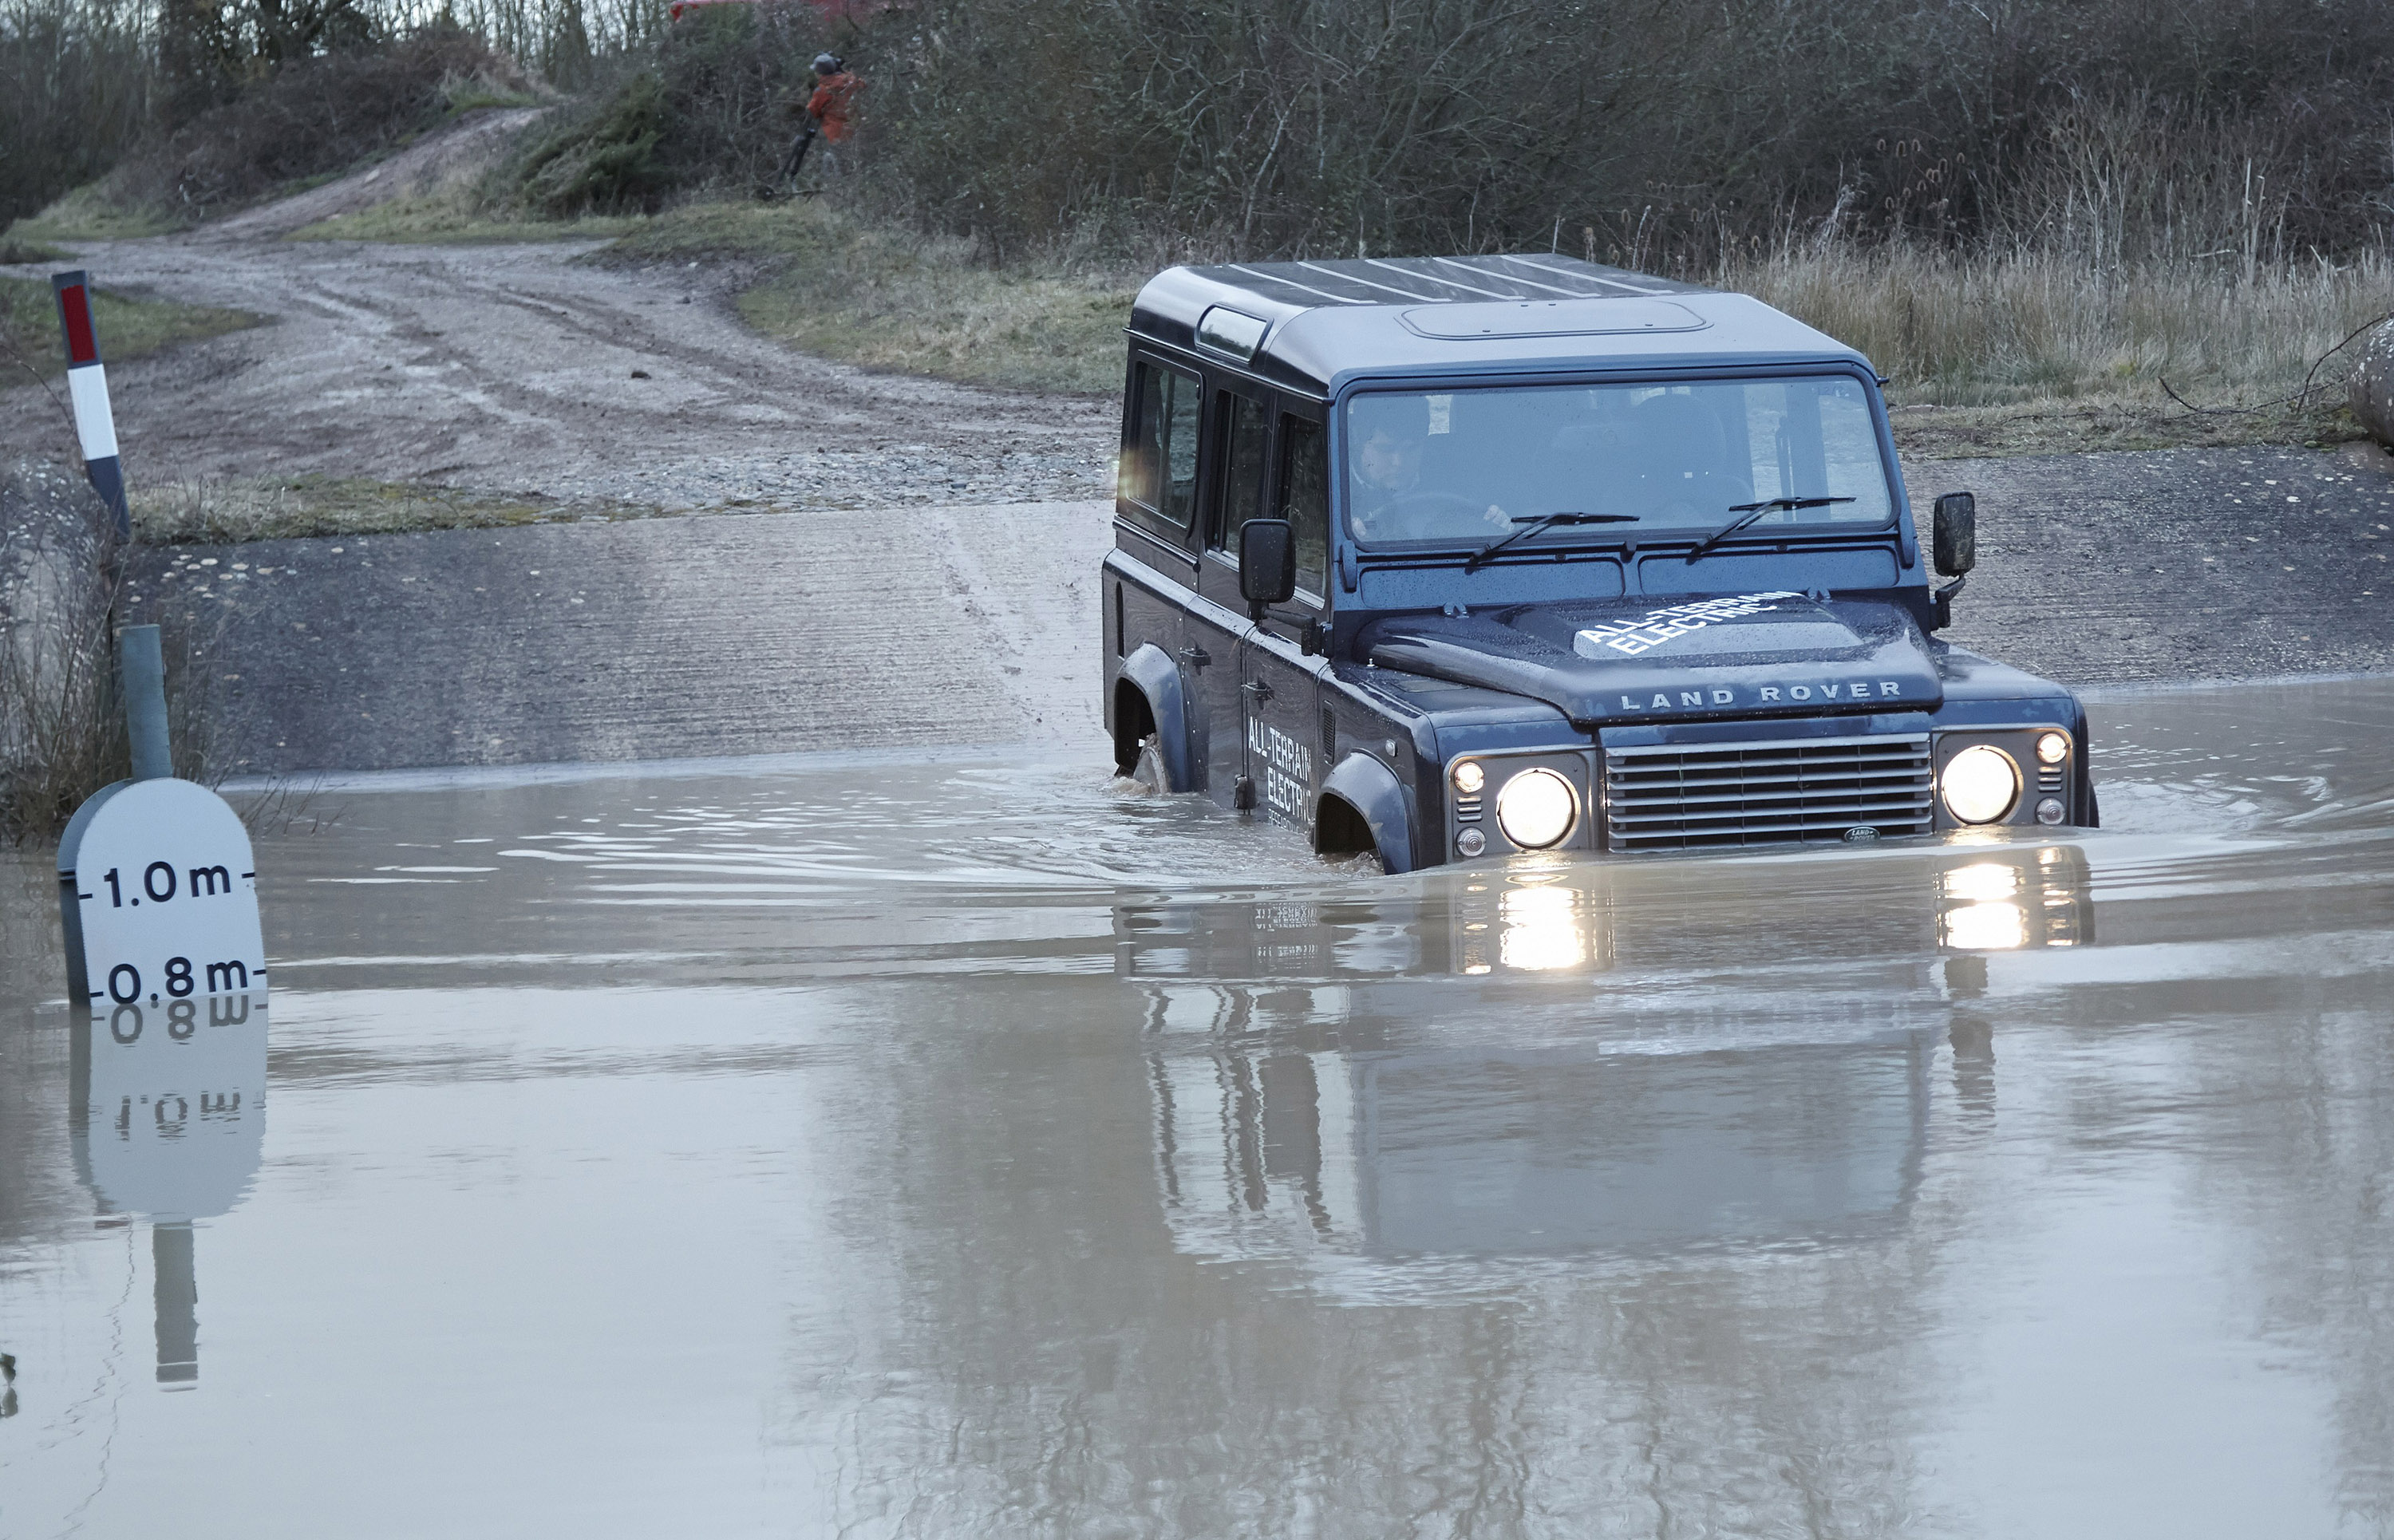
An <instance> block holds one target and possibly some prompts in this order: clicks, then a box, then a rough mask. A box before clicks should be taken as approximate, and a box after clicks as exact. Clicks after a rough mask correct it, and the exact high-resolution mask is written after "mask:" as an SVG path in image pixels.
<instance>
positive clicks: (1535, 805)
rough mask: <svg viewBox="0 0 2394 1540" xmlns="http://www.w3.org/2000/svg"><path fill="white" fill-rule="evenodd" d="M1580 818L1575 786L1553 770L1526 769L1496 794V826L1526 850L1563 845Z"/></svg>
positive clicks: (1507, 837)
mask: <svg viewBox="0 0 2394 1540" xmlns="http://www.w3.org/2000/svg"><path fill="white" fill-rule="evenodd" d="M1578 816H1579V798H1578V797H1577V796H1573V795H1572V788H1571V783H1570V782H1568V781H1566V780H1564V779H1563V778H1562V777H1561V776H1559V775H1557V774H1556V773H1555V772H1554V771H1552V770H1523V771H1522V772H1521V773H1520V774H1519V775H1517V776H1515V777H1513V779H1511V780H1510V781H1507V782H1506V783H1505V789H1504V790H1503V791H1500V792H1498V793H1497V794H1496V826H1497V827H1498V828H1500V829H1502V830H1504V831H1505V837H1506V839H1509V840H1511V841H1512V842H1513V843H1514V844H1516V845H1518V846H1519V847H1520V848H1521V849H1525V850H1543V849H1546V847H1547V846H1549V845H1554V844H1559V843H1560V842H1561V840H1562V837H1563V836H1565V835H1567V834H1569V833H1571V831H1572V822H1573V821H1574V820H1576V819H1577V818H1578Z"/></svg>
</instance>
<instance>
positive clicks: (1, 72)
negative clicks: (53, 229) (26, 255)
mask: <svg viewBox="0 0 2394 1540" xmlns="http://www.w3.org/2000/svg"><path fill="white" fill-rule="evenodd" d="M148 15H149V13H148V11H147V9H146V8H145V7H141V6H138V5H136V4H133V3H131V0H0V230H4V229H6V228H7V225H8V224H9V222H10V221H11V220H14V219H16V218H19V217H21V216H23V215H27V214H30V213H32V212H33V210H35V209H37V208H39V207H41V206H42V205H43V204H46V203H48V202H49V201H50V200H51V199H53V198H55V197H57V196H58V195H59V193H61V192H64V191H66V190H67V189H69V188H71V187H73V186H75V185H76V184H78V183H81V182H85V181H89V180H90V179H91V178H94V177H97V176H99V174H100V173H101V172H103V171H106V170H107V169H108V168H109V167H110V166H111V165H114V164H115V163H116V161H117V158H118V157H119V156H121V155H123V154H124V153H125V151H126V150H127V149H129V148H130V147H131V146H132V145H133V144H134V143H135V141H136V140H138V138H140V137H141V135H142V134H143V133H144V132H145V131H146V130H147V129H148V128H149V126H150V111H151V71H150V41H151V40H150V30H149V26H148Z"/></svg>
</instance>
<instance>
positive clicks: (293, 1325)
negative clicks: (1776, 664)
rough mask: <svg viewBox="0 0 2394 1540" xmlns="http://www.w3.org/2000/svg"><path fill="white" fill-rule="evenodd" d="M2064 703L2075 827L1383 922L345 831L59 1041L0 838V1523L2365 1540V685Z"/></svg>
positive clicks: (929, 826)
mask: <svg viewBox="0 0 2394 1540" xmlns="http://www.w3.org/2000/svg"><path fill="white" fill-rule="evenodd" d="M2093 711H2094V714H2095V715H2094V719H2095V727H2096V731H2097V733H2098V737H2099V739H2100V741H2101V742H2102V743H2103V744H2106V745H2107V753H2108V754H2109V756H2110V757H2109V758H2108V759H2107V760H2106V762H2105V766H2104V771H2105V781H2104V802H2105V810H2106V812H2107V813H2108V814H2109V815H2110V816H2111V823H2112V825H2113V826H2112V827H2111V828H2107V829H2105V830H2103V831H2099V832H2075V831H2057V832H2055V833H2053V834H2052V835H2050V836H2048V837H2046V838H2044V839H2041V840H2040V839H2012V838H2006V837H2004V836H1985V835H1968V836H1954V837H1953V838H1950V839H1934V840H1923V841H1918V842H1909V841H1907V842H1901V843H1890V844H1888V845H1885V846H1882V847H1878V848H1875V849H1846V848H1842V847H1840V848H1836V849H1827V850H1809V851H1803V852H1798V853H1790V854H1772V855H1739V856H1730V857H1723V858H1694V859H1674V858H1663V859H1651V860H1633V861H1622V862H1611V863H1597V862H1562V861H1553V860H1542V859H1530V860H1524V861H1521V862H1514V863H1511V864H1509V865H1507V864H1494V865H1488V866H1480V867H1466V868H1456V869H1450V870H1440V871H1436V872H1430V873H1425V874H1420V875H1415V876H1412V877H1400V878H1380V877H1370V876H1364V875H1359V874H1357V873H1354V872H1351V871H1339V870H1335V869H1329V868H1325V867H1323V866H1322V864H1320V863H1318V862H1315V861H1314V860H1313V859H1312V858H1311V857H1310V856H1309V854H1308V853H1307V852H1306V851H1305V850H1304V849H1303V848H1302V847H1301V846H1300V845H1298V844H1297V843H1296V841H1295V840H1294V839H1292V838H1288V837H1286V836H1281V835H1279V834H1277V833H1275V832H1274V831H1271V830H1269V829H1267V828H1261V827H1256V826H1252V825H1249V824H1247V823H1244V822H1243V821H1242V820H1241V819H1239V818H1238V817H1236V816H1234V815H1231V814H1228V813H1224V812H1221V811H1218V810H1217V809H1212V808H1211V807H1209V806H1206V805H1204V804H1202V803H1199V804H1193V805H1192V803H1191V802H1190V800H1188V799H1177V798H1152V797H1124V796H1114V795H1111V794H1109V792H1108V791H1107V790H1106V786H1105V782H1104V778H1103V776H1102V774H1101V773H1099V772H1095V771H1093V770H1091V768H1090V767H1089V766H1088V765H1087V764H1086V763H1085V762H1081V761H1067V762H1058V761H1055V760H1052V759H1044V758H1041V757H1037V756H1035V755H1026V754H1021V753H1014V754H1008V755H1006V756H1003V757H988V758H981V759H975V760H968V761H957V760H949V761H946V762H942V763H937V764H927V763H924V762H921V761H920V760H919V759H917V758H915V757H912V756H910V755H907V754H904V753H902V752H901V753H896V754H885V755H881V756H865V757H860V756H853V755H851V756H845V757H819V758H816V759H813V760H811V761H809V762H804V763H783V764H777V765H774V766H772V767H770V768H769V773H750V774H744V775H725V774H721V773H712V774H692V773H682V774H677V775H660V774H657V773H654V772H653V771H651V772H648V773H630V774H620V773H619V774H617V775H614V776H612V777H600V776H596V775H593V776H590V777H588V778H586V779H585V780H583V781H581V782H579V783H566V784H559V783H542V782H537V781H534V780H533V779H532V778H526V777H521V776H517V777H515V778H514V779H513V780H512V781H510V780H509V779H508V778H507V777H506V776H505V775H503V774H501V772H485V773H483V774H482V775H480V777H479V778H468V779H467V780H465V781H464V782H463V783H459V782H457V781H455V780H453V781H452V782H451V783H449V784H447V785H445V786H442V787H441V788H440V789H434V790H423V791H408V792H400V791H388V790H386V791H381V792H356V793H351V794H349V795H348V796H347V804H348V806H347V812H346V814H345V816H344V817H343V818H342V820H341V821H340V822H339V823H336V824H335V825H334V826H333V827H331V828H330V829H327V830H323V831H321V832H316V833H309V832H307V831H305V830H304V829H293V830H291V831H288V832H286V833H283V834H277V835H271V836H268V837H266V838H265V839H263V840H262V841H261V843H260V844H259V847H258V852H257V855H258V867H259V870H260V873H261V896H262V899H263V902H264V905H265V912H266V915H267V921H268V936H269V943H268V944H269V950H270V954H271V957H272V961H273V977H274V980H275V984H276V987H275V991H274V994H273V998H272V1001H271V1005H270V1007H267V1006H264V1005H251V1006H248V1007H241V1006H238V1005H235V1004H231V1003H218V1004H215V1005H208V1004H201V1005H187V1006H186V1007H183V1013H182V1014H181V1015H178V1013H177V1008H176V1007H165V1008H163V1009H159V1010H150V1009H147V1008H146V1007H126V1008H125V1010H124V1011H120V1012H116V1013H114V1014H112V1015H108V1016H102V1017H99V1018H98V1019H96V1020H90V1021H88V1022H80V1023H78V1022H75V1021H71V1020H69V1018H68V1017H67V1015H66V1012H65V1011H64V1009H63V1007H61V1006H60V1005H59V1004H58V1003H57V1002H58V994H59V981H58V964H57V958H56V956H55V954H54V947H55V942H54V941H50V940H49V939H48V938H49V937H50V935H51V934H52V933H51V932H50V930H49V928H48V925H47V922H48V920H49V917H50V915H51V908H50V905H51V904H52V902H53V901H52V897H51V894H52V891H53V888H52V884H51V881H50V875H49V874H48V872H47V871H46V863H45V862H43V861H42V860H41V859H40V858H39V856H38V855H36V854H28V855H24V856H20V857H13V858H8V859H9V862H10V864H7V865H6V866H0V881H5V883H6V884H7V886H5V888H0V1000H6V1001H7V1002H8V1009H7V1014H5V1015H0V1350H6V1351H7V1352H10V1353H12V1354H14V1355H15V1357H16V1360H17V1365H18V1366H17V1373H16V1381H15V1384H14V1386H13V1387H12V1388H10V1394H11V1396H12V1397H13V1399H12V1400H11V1401H10V1402H8V1403H7V1410H8V1411H9V1412H12V1413H13V1414H14V1415H0V1533H7V1534H8V1535H10V1536H12V1537H14V1536H20V1535H21V1536H26V1537H28V1540H35V1537H48V1536H53V1535H64V1534H71V1533H81V1534H93V1535H97V1534H110V1535H113V1534H138V1533H150V1532H158V1533H174V1534H177V1535H185V1536H191V1540H213V1537H217V1536H233V1535H240V1536H282V1535H309V1534H318V1533H325V1532H326V1530H327V1516H328V1515H330V1516H335V1517H334V1520H333V1522H332V1524H331V1528H332V1529H334V1530H337V1532H338V1533H341V1534H343V1535H345V1536H355V1537H358V1540H377V1537H380V1536H385V1535H390V1536H399V1535H422V1534H441V1535H461V1536H462V1535H472V1536H480V1535H488V1536H494V1537H495V1536H518V1535H525V1534H552V1533H572V1534H576V1535H584V1536H590V1537H593V1540H612V1537H617V1536H621V1537H624V1540H653V1537H655V1536H658V1535H667V1534H673V1535H679V1534H704V1535H709V1536H746V1535H760V1536H761V1535H782V1536H817V1535H822V1536H831V1535H841V1536H853V1537H885V1536H886V1537H899V1536H929V1537H949V1536H978V1535H1000V1534H1002V1535H1056V1536H1067V1535H1071V1536H1082V1535H1092V1536H1094V1535H1125V1534H1137V1535H1151V1536H1159V1537H1169V1536H1180V1535H1187V1536H1191V1537H1204V1540H1218V1537H1220V1536H1226V1535H1244V1534H1256V1535H1274V1536H1278V1535H1315V1536H1322V1537H1324V1540H1347V1537H1350V1536H1351V1537H1354V1540H1385V1537H1387V1536H1389V1535H1397V1534H1407V1535H1426V1536H1427V1535H1435V1536H1475V1537H1479V1540H1514V1537H1532V1536H1534V1537H1547V1536H1552V1537H1556V1540H1562V1537H1571V1540H1584V1537H1590V1536H1594V1537H1613V1536H1621V1537H1645V1536H1657V1537H1659V1536H1683V1535H1689V1534H1714V1533H1726V1534H1753V1535H1770V1534H1841V1535H1845V1534H1850V1535H1905V1536H1927V1537H1935V1540H1946V1537H1952V1540H1978V1537H1985V1540H2014V1537H2026V1536H2035V1537H2038V1540H2117V1537H2119V1536H2124V1535H2167V1536H2171V1537H2173V1540H2215V1537H2216V1540H2249V1537H2251V1536H2254V1535H2265V1534H2266V1535H2299V1536H2305V1537H2319V1540H2329V1537H2333V1536H2343V1535H2352V1536H2362V1535H2378V1534H2383V1533H2386V1532H2387V1529H2388V1527H2389V1526H2394V1466H2389V1464H2388V1462H2387V1450H2388V1448H2389V1441H2388V1437H2387V1431H2388V1429H2389V1428H2394V1313H2389V1311H2388V1310H2387V1309H2386V1289H2387V1280H2388V1278H2389V1277H2394V1212H2389V1209H2388V1206H2387V1204H2386V1203H2385V1201H2384V1187H2385V1180H2386V1173H2387V1170H2388V1169H2389V1168H2394V1015H2389V1007H2388V1001H2389V1000H2394V954H2389V951H2388V949H2387V946H2386V944H2385V942H2386V934H2387V921H2388V917H2389V916H2394V879H2389V873H2394V865H2389V862H2388V861H2387V854H2388V846H2389V841H2394V775H2389V772H2388V770H2387V769H2386V766H2387V757H2388V754H2389V752H2394V686H2389V685H2388V684H2387V682H2384V681H2373V682H2360V683H2343V684H2335V685H2313V686H2304V687H2294V688H2284V689H2254V688H2242V689H2232V690H2225V691H2160V692H2145V693H2138V694H2132V695H2127V696H2113V697H2100V696H2098V699H2097V700H2096V701H2095V702H2094V704H2093ZM44 1001H47V1002H50V1003H49V1004H43V1003H41V1002H44ZM269 1018H270V1019H271V1025H270V1026H269Z"/></svg>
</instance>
